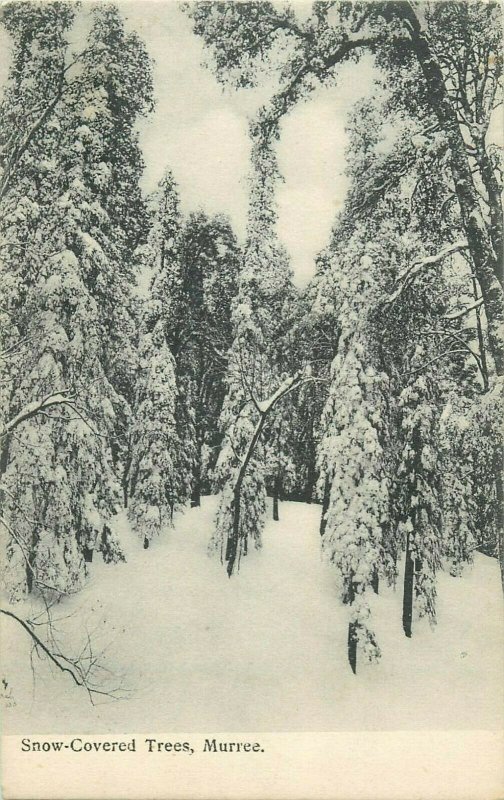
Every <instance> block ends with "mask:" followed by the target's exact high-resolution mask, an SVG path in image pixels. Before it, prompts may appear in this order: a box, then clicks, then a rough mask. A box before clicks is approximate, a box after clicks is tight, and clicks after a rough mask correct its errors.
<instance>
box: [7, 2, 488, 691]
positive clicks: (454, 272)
mask: <svg viewBox="0 0 504 800" xmlns="http://www.w3.org/2000/svg"><path fill="white" fill-rule="evenodd" d="M184 10H185V13H186V14H187V15H189V17H190V19H191V20H192V24H193V27H194V32H195V35H197V36H199V37H201V38H202V40H203V41H204V43H205V46H206V51H207V55H208V59H209V62H210V64H211V65H212V66H213V69H214V70H215V74H216V75H217V77H218V79H219V80H220V81H222V83H224V84H226V85H230V86H234V87H236V88H237V89H239V88H240V87H243V86H254V85H259V84H261V82H262V81H263V80H264V78H265V76H266V75H269V76H271V73H272V72H273V73H274V74H275V76H276V91H275V93H274V94H273V96H272V97H271V99H270V101H269V102H268V103H267V104H266V105H265V106H264V107H263V108H261V110H260V112H259V114H258V115H257V116H256V117H255V118H254V119H252V120H251V122H250V139H251V164H250V175H249V184H248V185H249V214H248V225H247V232H246V238H245V241H243V242H241V241H239V240H238V238H237V236H236V235H235V232H234V231H233V229H232V225H231V223H230V221H229V220H228V219H227V218H225V217H224V216H210V215H208V214H206V213H205V212H204V211H199V212H197V213H193V214H190V215H189V216H184V215H182V213H181V211H180V198H179V190H178V187H177V184H176V180H175V179H174V176H173V174H172V172H171V170H170V165H169V164H168V165H167V168H166V172H165V176H164V178H163V179H162V180H161V182H160V183H159V186H158V189H157V191H156V192H155V193H153V194H152V195H150V196H144V195H143V193H142V191H141V189H140V179H141V175H142V171H143V160H142V153H141V149H140V147H139V138H138V133H137V123H138V120H139V118H140V117H141V116H143V115H146V114H149V113H150V112H151V111H152V109H153V106H154V99H153V87H152V77H151V76H152V71H151V64H150V63H149V57H148V55H147V52H146V49H145V47H144V45H143V43H142V41H141V39H140V38H139V37H138V36H137V35H136V34H134V33H126V31H125V28H124V25H123V21H122V18H121V11H120V7H119V9H118V8H116V7H114V6H109V5H108V4H100V5H99V6H97V7H96V9H95V10H94V11H93V24H92V26H91V29H90V31H89V34H88V38H87V41H86V43H85V46H84V48H83V49H82V50H81V51H80V52H75V51H74V49H72V48H71V47H70V46H69V44H68V40H69V38H70V37H69V32H70V30H71V28H72V25H73V22H74V18H75V15H76V14H78V13H79V12H78V8H77V6H76V5H75V4H73V3H66V2H44V3H40V4H39V3H32V2H30V3H19V4H16V3H13V4H7V5H5V6H4V7H3V15H2V24H3V25H4V27H5V28H6V30H7V32H8V34H9V36H10V38H11V42H12V48H13V57H12V64H11V67H10V74H9V78H8V82H7V85H6V87H5V90H4V94H3V99H2V101H1V106H0V167H1V170H2V172H1V181H0V229H1V232H0V242H1V244H0V247H1V250H0V259H1V268H2V300H1V309H0V313H1V324H2V334H3V341H2V351H1V360H0V366H1V371H2V375H1V384H0V390H1V403H0V413H1V415H2V416H1V420H0V422H1V424H2V433H1V447H2V449H1V466H0V475H1V489H0V501H1V526H2V535H3V540H4V542H5V544H4V546H3V552H4V558H5V569H4V571H3V579H4V584H5V589H6V593H7V603H8V605H6V606H5V610H4V613H8V614H10V615H11V616H12V615H16V603H17V601H20V600H23V598H25V597H26V596H27V594H30V593H31V594H32V595H37V596H39V597H41V598H42V599H44V601H45V602H46V603H47V604H48V605H49V606H50V605H51V604H52V603H53V602H54V601H55V598H56V599H57V600H58V601H60V602H62V603H64V601H65V596H66V595H67V594H71V593H74V592H76V591H78V590H79V589H80V588H81V587H82V586H83V585H84V583H85V581H86V578H87V576H88V574H89V571H90V570H92V568H93V565H92V562H93V560H95V559H99V558H103V559H104V560H105V561H106V562H111V563H112V562H118V561H120V560H121V559H123V558H124V554H123V550H122V547H121V529H120V526H119V525H118V524H117V519H116V518H117V514H118V512H119V511H120V510H121V509H123V508H126V509H127V515H128V519H129V521H130V523H131V525H132V527H133V528H134V530H135V531H136V532H137V533H138V536H139V537H140V538H141V540H142V541H143V546H144V547H145V548H146V549H147V548H148V547H149V543H150V542H151V540H152V538H153V537H156V536H158V535H162V536H170V527H171V526H173V525H174V524H176V520H177V516H178V515H180V514H182V513H183V511H184V507H187V506H188V505H190V504H192V505H198V504H199V503H200V498H201V496H202V495H206V494H219V505H218V512H217V516H216V519H215V527H214V530H213V531H212V532H210V531H209V552H210V554H211V555H214V556H215V557H216V558H220V559H221V561H222V565H223V567H222V572H223V575H222V580H227V576H229V577H232V579H233V580H240V576H239V567H240V562H241V560H242V559H243V558H244V557H245V556H246V554H247V551H248V550H250V548H254V547H255V548H260V547H261V536H262V530H263V527H264V521H265V516H266V513H267V508H270V504H269V503H268V502H267V498H268V497H270V498H273V502H272V504H271V506H272V509H273V514H274V518H275V519H278V517H279V516H281V514H282V507H281V503H282V501H283V500H287V499H290V500H296V501H300V502H305V503H318V504H320V534H321V549H322V552H323V554H324V555H325V556H326V558H327V559H328V560H329V561H330V562H331V563H332V565H333V566H334V581H335V585H336V586H337V587H338V594H339V598H340V601H341V603H342V604H345V605H346V606H347V607H348V656H349V661H350V665H351V667H352V669H353V671H354V672H355V671H356V670H357V671H358V660H359V659H361V658H363V659H367V660H371V661H372V660H375V659H377V658H379V657H380V642H379V641H378V639H377V636H376V634H375V631H374V628H373V620H372V615H371V613H370V607H369V602H368V598H369V596H370V593H373V592H379V591H380V587H381V586H382V585H384V584H389V585H395V584H397V591H401V592H402V593H403V619H402V624H403V628H404V633H405V635H406V636H408V637H410V636H412V635H413V636H414V634H415V622H416V620H417V619H418V618H419V617H423V616H425V617H427V618H428V619H429V620H430V621H431V622H432V623H435V621H436V576H437V574H438V572H439V571H441V570H445V571H447V572H449V573H450V574H451V575H453V576H454V579H459V578H460V576H461V575H462V574H463V571H464V569H465V568H466V565H467V564H470V562H471V560H472V557H473V553H474V551H475V550H480V551H482V552H483V553H485V554H486V555H488V556H492V557H495V558H499V559H500V563H501V569H502V570H504V547H503V538H502V520H503V502H504V500H503V489H502V470H501V466H502V428H501V416H502V381H503V371H504V337H503V329H504V307H503V302H502V301H503V285H502V272H501V270H502V260H501V256H502V204H501V189H502V160H501V159H502V153H501V151H500V150H499V148H498V147H497V145H496V144H495V143H492V140H491V138H490V137H489V135H488V131H489V128H490V127H491V125H492V124H494V120H495V118H496V115H497V118H498V116H499V114H501V111H502V107H501V102H502V82H501V77H502V75H501V73H502V59H501V55H500V43H501V40H502V30H501V10H500V8H499V6H498V5H496V4H493V3H484V4H483V3H481V4H479V3H474V4H473V3H471V4H467V3H460V2H447V3H409V2H397V3H396V2H386V3H374V2H370V3H347V2H315V3H313V6H312V12H311V15H309V16H308V17H307V18H306V19H303V21H300V19H299V18H298V17H297V16H296V13H295V10H294V8H293V7H290V6H289V5H287V4H285V5H278V4H271V3H269V2H252V3H249V2H246V3H217V2H200V3H194V4H192V3H191V4H187V6H185V9H184ZM369 52H371V53H372V54H373V56H374V59H375V62H376V65H377V67H378V68H379V70H378V72H377V74H378V76H379V77H378V82H377V86H376V91H375V92H374V93H373V95H372V97H371V98H370V99H366V100H363V101H361V102H360V103H358V104H356V106H355V108H354V110H353V113H352V115H351V117H350V119H349V121H348V132H349V141H350V144H349V147H348V152H347V165H348V166H347V170H348V176H349V179H350V190H349V192H348V195H347V198H346V201H345V205H344V208H343V210H342V211H341V213H340V214H339V215H338V216H337V218H336V219H335V220H334V225H333V228H332V233H331V236H330V239H329V241H328V242H327V245H326V247H325V248H324V249H323V251H322V252H321V253H320V254H319V256H318V258H317V263H316V271H315V275H314V277H313V279H312V280H311V282H310V283H309V285H308V286H307V287H306V288H305V289H303V290H300V289H298V288H296V286H295V285H294V283H293V280H292V273H291V270H290V266H289V257H288V254H287V252H286V251H285V249H284V247H283V246H282V244H281V242H280V241H279V239H278V235H277V228H276V222H277V216H276V203H275V192H276V188H277V186H278V182H279V181H280V180H281V175H280V173H279V170H278V166H277V162H276V144H277V141H278V139H279V137H281V133H282V120H283V119H284V117H285V116H286V115H288V114H289V111H290V110H291V109H293V108H294V107H295V106H296V105H297V104H299V103H302V102H303V101H304V100H305V99H306V98H309V96H310V93H311V92H313V91H314V90H315V89H316V88H317V87H318V86H320V85H324V84H327V85H330V84H333V83H336V82H337V81H338V66H339V65H340V64H342V63H344V62H347V61H357V60H358V59H359V58H360V57H361V56H362V55H363V54H365V53H369ZM314 124H315V123H314ZM391 132H392V133H391ZM146 287H147V288H146ZM153 557H154V553H153ZM111 569H113V567H111ZM226 572H227V575H226ZM300 591H302V587H300ZM476 600H477V598H475V601H476ZM335 602H337V601H336V600H335ZM16 618H18V621H19V622H20V623H21V624H23V626H24V627H25V629H26V631H27V634H28V635H33V636H35V629H34V627H33V625H31V624H30V621H29V620H26V619H24V618H22V617H16ZM37 635H38V634H37ZM49 649H50V648H49ZM49 657H50V656H49ZM52 657H53V658H55V657H56V658H58V657H57V656H55V654H54V653H52ZM60 663H61V662H60ZM72 668H73V669H74V670H76V673H75V674H76V675H77V679H78V681H79V680H81V682H85V676H83V674H82V673H80V672H79V671H78V668H77V667H76V665H75V664H74V665H73V667H72Z"/></svg>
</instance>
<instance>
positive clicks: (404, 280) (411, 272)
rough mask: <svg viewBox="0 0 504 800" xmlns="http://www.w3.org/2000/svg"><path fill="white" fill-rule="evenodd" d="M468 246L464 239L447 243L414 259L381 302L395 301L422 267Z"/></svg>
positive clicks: (437, 262)
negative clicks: (435, 250)
mask: <svg viewBox="0 0 504 800" xmlns="http://www.w3.org/2000/svg"><path fill="white" fill-rule="evenodd" d="M468 246H469V245H468V244H467V242H466V241H465V240H460V241H458V242H454V243H453V244H450V245H448V246H447V247H444V248H443V249H442V250H440V251H439V252H438V253H435V254H434V255H432V256H426V257H425V258H422V259H420V260H419V261H414V262H413V264H411V265H410V266H409V267H408V269H407V270H405V271H404V272H403V274H402V275H400V276H399V278H398V279H397V281H396V288H395V289H394V291H393V292H392V294H391V295H389V297H387V298H386V299H385V300H384V301H383V304H384V305H392V303H395V301H396V300H397V298H398V297H400V295H401V294H402V293H403V292H404V291H405V290H406V289H407V288H408V287H409V286H411V284H412V283H413V281H414V279H415V278H416V276H417V275H418V274H419V273H420V272H422V271H423V270H424V269H427V268H429V267H434V266H436V265H437V264H440V263H441V261H443V260H444V259H445V258H448V256H451V255H453V254H454V253H459V252H460V251H461V250H466V249H467V248H468Z"/></svg>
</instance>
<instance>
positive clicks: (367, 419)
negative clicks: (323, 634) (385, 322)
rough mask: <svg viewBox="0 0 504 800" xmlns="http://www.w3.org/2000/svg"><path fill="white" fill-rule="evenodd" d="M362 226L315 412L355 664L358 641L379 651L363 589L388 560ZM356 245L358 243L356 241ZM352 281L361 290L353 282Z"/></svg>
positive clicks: (334, 559) (369, 277) (382, 438)
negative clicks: (322, 399)
mask: <svg viewBox="0 0 504 800" xmlns="http://www.w3.org/2000/svg"><path fill="white" fill-rule="evenodd" d="M361 235H362V232H361V231H359V230H357V231H356V233H355V234H354V236H353V239H350V240H349V241H347V242H346V243H345V244H346V247H345V252H346V258H347V259H348V263H347V267H346V269H343V271H342V280H343V279H344V278H343V276H344V275H346V279H345V280H346V283H347V291H349V297H350V298H351V299H348V300H347V299H344V300H343V302H342V304H341V307H340V311H339V327H340V330H341V335H340V338H339V343H338V353H337V355H336V357H335V358H334V360H333V363H332V365H331V372H330V382H329V390H328V396H327V400H326V404H325V407H324V411H323V414H322V419H321V431H322V436H321V441H320V444H319V468H320V483H321V484H322V487H321V488H322V489H323V491H324V495H325V497H324V499H325V503H324V507H323V509H322V514H323V526H322V528H321V531H322V533H323V536H322V547H323V551H324V553H325V554H326V556H327V557H328V559H329V560H330V561H331V563H333V564H334V565H335V567H336V569H337V575H338V586H339V594H340V598H341V599H342V600H343V602H344V603H347V604H349V605H350V606H351V609H350V619H349V632H348V655H349V661H350V665H351V667H352V670H353V671H354V672H355V671H356V666H357V649H358V648H360V649H361V650H362V653H363V655H364V657H365V658H366V659H367V660H370V661H372V660H375V659H378V658H379V657H380V648H379V645H378V643H377V641H376V636H375V634H374V632H373V630H372V628H371V622H370V606H369V602H368V599H367V594H368V592H369V591H377V589H378V585H377V580H378V577H379V576H380V575H382V576H386V577H387V578H388V577H389V575H390V572H391V566H390V564H389V563H388V555H387V554H388V549H389V544H390V543H389V542H388V541H387V534H388V531H389V528H390V478H389V475H388V469H387V467H388V464H387V455H386V451H385V448H386V444H387V438H388V431H387V422H388V420H387V417H388V411H387V404H386V400H385V395H386V393H387V392H388V391H389V386H388V379H387V376H386V375H385V374H384V373H382V372H380V371H379V369H378V365H377V358H376V346H375V344H374V341H373V339H374V331H373V326H372V324H371V320H370V317H369V316H368V315H369V311H366V309H372V308H373V302H372V298H373V292H374V291H376V290H374V289H373V269H376V265H375V264H374V263H373V259H372V258H371V257H370V256H369V254H366V253H364V254H362V255H360V257H359V241H361V240H360V236H361ZM360 247H362V244H360ZM357 283H358V285H359V288H360V292H359V293H357V292H355V291H353V290H355V286H356V284H357Z"/></svg>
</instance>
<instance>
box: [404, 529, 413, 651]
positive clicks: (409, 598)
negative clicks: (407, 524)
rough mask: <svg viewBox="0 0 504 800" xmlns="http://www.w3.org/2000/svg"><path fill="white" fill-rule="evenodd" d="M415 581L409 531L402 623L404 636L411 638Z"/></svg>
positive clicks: (405, 562)
mask: <svg viewBox="0 0 504 800" xmlns="http://www.w3.org/2000/svg"><path fill="white" fill-rule="evenodd" d="M414 583H415V564H414V561H413V559H412V558H411V551H410V537H409V533H408V536H407V539H406V558H405V561H404V593H403V612H402V625H403V631H404V633H405V634H406V636H407V637H408V638H409V639H410V638H411V625H412V620H413V586H414Z"/></svg>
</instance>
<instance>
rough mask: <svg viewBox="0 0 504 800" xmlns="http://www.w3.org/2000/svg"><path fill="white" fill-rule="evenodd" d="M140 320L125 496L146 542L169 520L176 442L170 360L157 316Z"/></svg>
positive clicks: (176, 494)
mask: <svg viewBox="0 0 504 800" xmlns="http://www.w3.org/2000/svg"><path fill="white" fill-rule="evenodd" d="M150 322H151V321H150V320H147V321H146V330H145V331H144V333H143V334H142V336H141V339H140V352H139V357H140V371H139V374H138V376H137V380H136V386H137V388H136V398H135V406H134V422H133V425H132V430H131V467H130V477H129V480H130V491H129V495H130V498H131V500H130V502H129V506H128V516H129V518H130V520H131V522H132V525H133V527H134V528H135V529H136V530H137V531H138V532H139V534H140V535H141V536H142V538H143V541H144V547H145V548H147V547H148V546H149V542H150V541H151V539H152V537H153V536H154V534H159V533H160V532H161V530H162V529H163V527H165V526H166V525H171V524H172V519H173V513H174V511H175V509H176V507H177V505H178V503H179V499H180V497H181V495H183V493H182V490H181V486H180V479H179V475H178V472H177V453H178V452H179V450H180V443H179V441H178V438H177V433H176V423H175V413H174V412H175V402H176V386H175V363H174V359H173V356H172V354H171V353H170V350H169V348H168V345H167V344H166V339H165V335H164V330H163V323H162V321H161V320H159V319H158V320H157V321H155V322H154V325H153V328H152V330H150V327H151V324H152V323H151V324H149V323H150Z"/></svg>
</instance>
